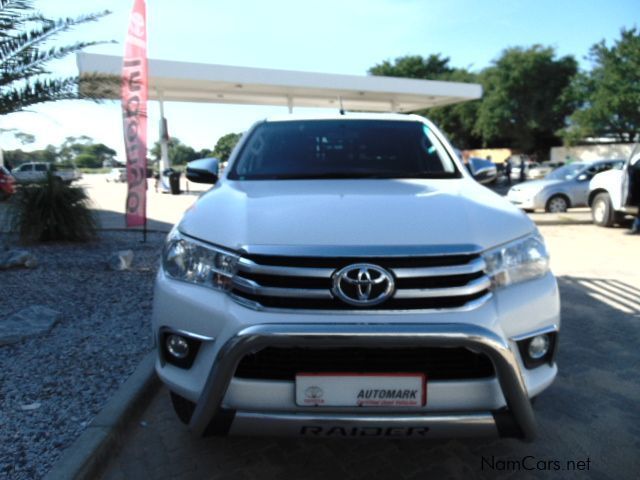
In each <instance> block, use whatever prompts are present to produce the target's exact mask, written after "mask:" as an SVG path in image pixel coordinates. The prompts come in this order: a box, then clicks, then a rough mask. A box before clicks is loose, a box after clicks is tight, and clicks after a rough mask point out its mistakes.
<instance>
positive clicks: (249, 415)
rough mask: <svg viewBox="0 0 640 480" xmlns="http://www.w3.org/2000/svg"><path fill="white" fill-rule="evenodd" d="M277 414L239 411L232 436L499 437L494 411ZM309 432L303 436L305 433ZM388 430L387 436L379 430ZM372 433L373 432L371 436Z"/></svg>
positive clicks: (231, 431)
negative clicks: (336, 432)
mask: <svg viewBox="0 0 640 480" xmlns="http://www.w3.org/2000/svg"><path fill="white" fill-rule="evenodd" d="M315 410H316V411H313V412H311V411H310V412H308V413H307V412H304V413H278V412H268V413H264V412H247V411H238V412H236V414H235V417H234V419H233V423H232V424H231V428H230V430H229V434H230V435H253V436H255V435H286V436H292V435H294V436H295V435H300V436H308V437H309V438H326V437H331V438H337V437H358V438H367V437H380V438H421V439H426V438H442V437H452V436H454V437H475V436H498V434H499V432H498V429H497V427H496V424H495V419H494V417H493V415H492V414H491V413H480V412H478V413H461V414H426V415H425V414H407V413H400V414H395V415H394V414H384V413H377V414H375V413H368V414H367V415H353V414H348V413H319V412H317V409H315ZM318 429H322V430H324V432H325V433H326V432H327V429H333V431H334V432H335V430H336V429H341V430H342V432H344V435H337V436H336V435H335V434H333V435H332V434H328V435H318V434H317V433H316V434H314V433H313V432H314V430H316V431H317V430H318ZM305 431H306V432H309V433H310V435H304V434H303V432H305ZM385 431H386V432H387V435H384V434H383V435H379V433H384V432H385ZM372 433H373V435H372Z"/></svg>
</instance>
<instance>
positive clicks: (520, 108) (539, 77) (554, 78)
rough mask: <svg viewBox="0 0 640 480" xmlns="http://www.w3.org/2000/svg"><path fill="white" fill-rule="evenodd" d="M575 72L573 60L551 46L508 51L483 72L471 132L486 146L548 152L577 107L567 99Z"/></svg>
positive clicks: (575, 66)
mask: <svg viewBox="0 0 640 480" xmlns="http://www.w3.org/2000/svg"><path fill="white" fill-rule="evenodd" d="M576 73H577V62H576V60H575V59H574V58H573V57H572V56H565V57H562V58H558V59H557V58H556V55H555V51H554V49H553V48H551V47H543V46H541V45H534V46H533V47H530V48H521V47H515V48H509V49H507V50H505V51H504V52H503V53H502V55H501V56H500V58H498V60H496V61H495V62H494V64H493V65H492V66H491V67H489V68H486V69H485V70H484V71H483V72H482V73H481V76H480V78H481V81H482V84H483V87H484V97H483V99H482V102H481V103H480V106H479V110H478V119H477V121H476V123H475V129H474V132H475V133H476V134H477V135H478V136H480V137H481V138H482V142H483V144H484V145H485V146H505V147H511V148H517V149H520V150H522V151H524V152H529V153H531V152H539V153H542V154H545V155H546V154H547V152H548V151H549V148H550V147H552V146H554V145H557V144H559V143H560V139H559V137H558V136H557V132H558V131H559V130H560V129H561V128H562V127H563V126H564V125H565V119H566V118H567V116H568V115H569V114H571V113H572V112H573V110H574V109H575V107H576V104H575V99H574V98H573V97H572V95H570V92H571V84H572V80H573V78H574V76H575V75H576Z"/></svg>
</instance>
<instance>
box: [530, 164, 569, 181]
mask: <svg viewBox="0 0 640 480" xmlns="http://www.w3.org/2000/svg"><path fill="white" fill-rule="evenodd" d="M562 166H564V162H542V163H541V164H539V165H538V166H535V167H531V168H529V172H528V174H527V179H529V180H539V179H541V178H544V177H546V176H547V175H549V174H550V173H551V172H553V171H554V170H555V169H556V168H560V167H562Z"/></svg>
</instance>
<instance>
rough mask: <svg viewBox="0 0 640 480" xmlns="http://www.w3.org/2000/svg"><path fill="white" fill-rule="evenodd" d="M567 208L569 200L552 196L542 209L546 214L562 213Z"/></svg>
mask: <svg viewBox="0 0 640 480" xmlns="http://www.w3.org/2000/svg"><path fill="white" fill-rule="evenodd" d="M567 208H569V200H568V199H567V197H565V196H564V195H554V196H553V197H551V198H550V199H549V200H547V204H546V205H545V207H544V210H545V212H548V213H563V212H566V211H567Z"/></svg>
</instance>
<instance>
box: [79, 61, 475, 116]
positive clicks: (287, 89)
mask: <svg viewBox="0 0 640 480" xmlns="http://www.w3.org/2000/svg"><path fill="white" fill-rule="evenodd" d="M77 62H78V69H79V71H80V75H81V76H82V75H87V74H92V73H98V74H106V75H120V74H121V71H122V57H119V56H113V55H98V54H92V53H78V55H77ZM104 95H105V98H119V96H120V92H119V91H117V90H115V89H114V90H112V91H106V92H105V94H104ZM481 96H482V87H481V86H480V85H478V84H473V83H458V82H441V81H434V80H415V79H408V78H392V77H378V76H358V75H336V74H327V73H311V72H297V71H291V70H274V69H267V68H249V67H235V66H229V65H213V64H203V63H188V62H174V61H168V60H153V59H150V60H149V99H151V100H164V101H177V102H210V103H239V104H252V105H281V106H289V107H290V108H291V107H319V108H334V109H335V108H340V102H342V107H343V108H344V109H345V110H362V111H378V112H389V111H392V112H394V111H395V112H411V111H415V110H420V109H424V108H429V107H434V106H441V105H449V104H452V103H458V102H464V101H467V100H474V99H477V98H480V97H481Z"/></svg>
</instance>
